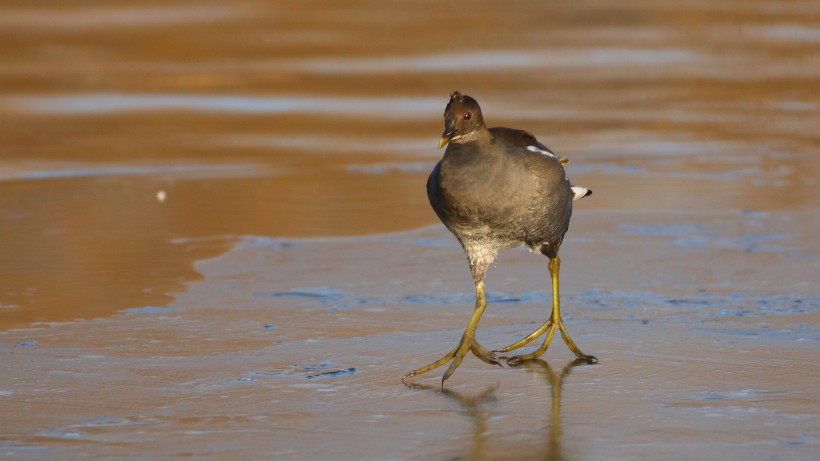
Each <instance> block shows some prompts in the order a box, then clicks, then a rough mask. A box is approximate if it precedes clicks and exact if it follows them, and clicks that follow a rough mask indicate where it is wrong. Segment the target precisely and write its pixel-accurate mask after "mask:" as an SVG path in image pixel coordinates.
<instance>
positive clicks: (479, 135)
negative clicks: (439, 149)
mask: <svg viewBox="0 0 820 461" xmlns="http://www.w3.org/2000/svg"><path fill="white" fill-rule="evenodd" d="M491 139H492V135H490V131H489V130H488V129H487V127H486V126H482V127H479V128H477V129H475V130H473V131H471V132H469V133H465V134H462V135H458V136H456V137H454V138H453V139H452V140H450V142H451V143H454V144H466V143H468V142H477V143H479V144H487V143H489V142H490V140H491Z"/></svg>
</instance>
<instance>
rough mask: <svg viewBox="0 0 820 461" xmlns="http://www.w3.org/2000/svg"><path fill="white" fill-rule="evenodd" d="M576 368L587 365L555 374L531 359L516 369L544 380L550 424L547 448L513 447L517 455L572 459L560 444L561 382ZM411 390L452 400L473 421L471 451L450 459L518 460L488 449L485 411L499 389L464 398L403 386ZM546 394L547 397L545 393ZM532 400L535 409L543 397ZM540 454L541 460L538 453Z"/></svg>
mask: <svg viewBox="0 0 820 461" xmlns="http://www.w3.org/2000/svg"><path fill="white" fill-rule="evenodd" d="M579 365H589V363H588V362H586V361H584V360H580V359H576V360H573V361H571V362H569V363H567V364H566V365H564V368H563V369H561V373H560V374H557V375H556V373H555V372H554V371H553V370H552V367H551V366H550V365H549V363H547V362H546V361H544V360H541V359H534V360H529V361H526V362H524V363H522V364H521V365H520V366H518V367H517V368H522V369H526V370H528V371H530V372H532V373H533V375H534V376H538V377H543V378H544V380H545V381H544V382H545V383H546V384H547V386H548V388H549V395H550V399H549V424H548V429H547V430H546V433H547V434H546V435H547V436H546V437H545V439H546V447H545V448H542V449H539V448H535V447H531V448H528V447H516V449H517V450H518V451H519V452H523V451H526V452H527V453H528V454H527V459H533V460H541V459H543V460H544V461H562V460H565V459H575V457H574V456H571V455H570V456H565V454H564V450H563V446H562V444H561V437H562V429H561V390H562V388H563V386H564V380H565V379H566V378H567V377H568V376H569V375H570V373H571V372H572V369H573V368H575V367H577V366H579ZM406 386H407V387H410V388H412V389H422V390H425V391H429V392H436V393H440V394H441V395H443V396H445V397H448V398H451V399H453V400H455V401H456V402H458V404H459V405H460V406H461V408H462V415H464V416H466V417H467V418H469V419H470V420H471V421H472V424H473V433H472V436H471V437H470V447H469V449H468V450H467V454H466V455H464V456H456V457H453V458H449V459H450V460H452V461H455V460H468V461H477V460H482V459H498V460H501V459H520V458H518V457H519V456H520V454H508V455H504V454H499V452H498V451H497V450H493V449H490V448H488V447H487V445H488V444H492V443H494V442H493V438H492V436H491V435H490V432H491V430H490V429H489V427H488V426H489V424H488V420H489V419H490V416H489V415H490V413H492V411H491V410H488V409H486V408H485V407H487V406H491V405H492V404H493V403H494V402H495V401H496V396H495V394H496V392H498V391H499V386H490V387H487V388H486V389H485V390H484V391H482V392H479V393H477V394H467V393H466V392H461V391H457V390H454V389H452V388H441V387H439V386H428V385H424V384H406ZM545 394H546V393H545ZM529 398H530V399H532V401H531V402H530V404H531V405H538V404H540V403H541V402H542V401H543V397H542V396H539V395H534V396H532V397H529ZM542 452H543V456H542V455H540V453H542Z"/></svg>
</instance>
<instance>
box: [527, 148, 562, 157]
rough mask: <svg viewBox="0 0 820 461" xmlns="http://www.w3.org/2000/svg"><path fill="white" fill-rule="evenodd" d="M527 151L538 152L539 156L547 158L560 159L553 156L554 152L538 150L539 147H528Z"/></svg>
mask: <svg viewBox="0 0 820 461" xmlns="http://www.w3.org/2000/svg"><path fill="white" fill-rule="evenodd" d="M527 150H528V151H530V152H537V153H539V154H543V155H546V156H547V157H552V158H558V157H556V156H555V154H553V153H552V152H550V151H547V150H542V149H539V148H538V147H536V146H527Z"/></svg>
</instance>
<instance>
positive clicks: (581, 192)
mask: <svg viewBox="0 0 820 461" xmlns="http://www.w3.org/2000/svg"><path fill="white" fill-rule="evenodd" d="M570 187H571V188H572V201H573V202H574V201H576V200H581V199H582V198H584V197H587V196H590V195H592V190H591V189H587V188H586V187H584V186H570Z"/></svg>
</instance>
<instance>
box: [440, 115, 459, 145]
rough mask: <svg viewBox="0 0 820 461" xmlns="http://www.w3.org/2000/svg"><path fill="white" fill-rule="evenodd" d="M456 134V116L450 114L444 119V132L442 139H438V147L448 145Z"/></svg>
mask: <svg viewBox="0 0 820 461" xmlns="http://www.w3.org/2000/svg"><path fill="white" fill-rule="evenodd" d="M455 134H456V123H455V117H453V115H452V114H450V115H449V116H448V117H447V118H445V119H444V133H442V134H441V139H439V140H438V148H439V149H441V148H442V147H444V146H446V145H447V143H449V142H450V140H452V139H453V136H455Z"/></svg>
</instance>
